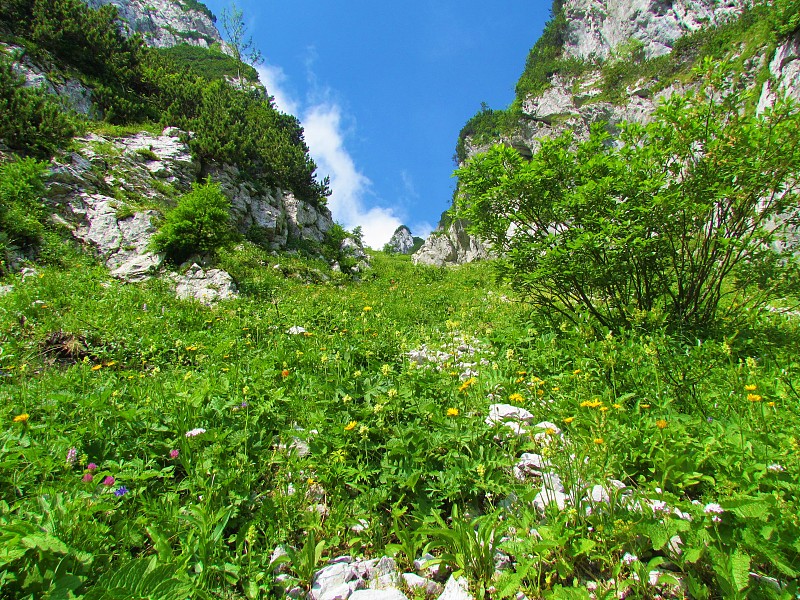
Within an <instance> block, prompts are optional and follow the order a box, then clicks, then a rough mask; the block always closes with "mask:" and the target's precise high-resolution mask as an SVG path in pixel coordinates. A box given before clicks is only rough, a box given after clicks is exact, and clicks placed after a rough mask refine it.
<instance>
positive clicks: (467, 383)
mask: <svg viewBox="0 0 800 600" xmlns="http://www.w3.org/2000/svg"><path fill="white" fill-rule="evenodd" d="M477 382H478V380H477V379H476V378H475V377H470V378H469V379H467V380H466V381H465V382H464V383H462V384H461V387H459V388H458V391H459V392H465V391H467V390H468V389H469V387H470V386H472V385H475V384H476V383H477Z"/></svg>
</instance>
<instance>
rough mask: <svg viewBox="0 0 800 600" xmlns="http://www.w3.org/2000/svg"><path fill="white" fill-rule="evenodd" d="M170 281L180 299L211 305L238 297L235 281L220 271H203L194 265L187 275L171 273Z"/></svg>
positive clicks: (187, 271)
mask: <svg viewBox="0 0 800 600" xmlns="http://www.w3.org/2000/svg"><path fill="white" fill-rule="evenodd" d="M169 277H170V279H172V280H173V281H174V282H175V293H176V295H177V296H178V298H183V299H194V300H197V301H199V302H201V303H203V304H206V305H211V304H214V303H215V302H217V301H219V300H229V299H231V298H235V297H237V296H238V293H237V292H236V286H235V285H234V284H233V279H231V276H230V275H228V274H227V273H226V272H225V271H222V270H220V269H209V270H207V271H205V270H203V268H202V267H200V266H199V265H197V264H192V265H191V266H190V267H189V268H188V269H187V270H186V272H185V273H183V274H180V275H179V274H176V273H171V274H170V276H169Z"/></svg>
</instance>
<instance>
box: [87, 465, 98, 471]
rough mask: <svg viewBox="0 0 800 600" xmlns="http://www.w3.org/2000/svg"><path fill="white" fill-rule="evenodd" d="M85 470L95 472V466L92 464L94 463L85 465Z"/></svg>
mask: <svg viewBox="0 0 800 600" xmlns="http://www.w3.org/2000/svg"><path fill="white" fill-rule="evenodd" d="M86 470H87V471H97V465H96V464H94V463H89V464H88V465H86Z"/></svg>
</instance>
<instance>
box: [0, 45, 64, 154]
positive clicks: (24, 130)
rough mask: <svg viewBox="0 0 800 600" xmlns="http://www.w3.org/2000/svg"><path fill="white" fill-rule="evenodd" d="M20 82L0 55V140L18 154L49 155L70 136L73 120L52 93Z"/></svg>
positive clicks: (22, 81)
mask: <svg viewBox="0 0 800 600" xmlns="http://www.w3.org/2000/svg"><path fill="white" fill-rule="evenodd" d="M23 83H24V80H23V79H22V78H20V77H18V76H17V75H16V74H15V73H14V70H13V69H12V67H11V63H10V62H9V61H8V59H7V58H6V57H5V56H2V55H0V141H2V142H3V143H4V144H5V145H6V146H8V147H9V148H11V149H12V150H15V151H17V152H20V153H22V154H27V155H31V156H35V157H37V158H49V157H50V156H52V155H53V152H54V151H55V149H56V148H57V147H59V146H60V145H61V144H63V143H64V142H65V141H66V140H68V139H69V138H71V137H72V135H73V134H74V131H75V129H74V126H73V123H72V121H71V120H70V119H69V118H68V117H67V116H66V115H65V114H64V113H63V111H62V110H61V108H60V106H59V105H58V104H57V103H56V102H55V100H54V99H53V98H52V97H49V96H47V95H46V94H45V93H44V92H43V91H41V90H35V89H30V88H25V87H22V85H23Z"/></svg>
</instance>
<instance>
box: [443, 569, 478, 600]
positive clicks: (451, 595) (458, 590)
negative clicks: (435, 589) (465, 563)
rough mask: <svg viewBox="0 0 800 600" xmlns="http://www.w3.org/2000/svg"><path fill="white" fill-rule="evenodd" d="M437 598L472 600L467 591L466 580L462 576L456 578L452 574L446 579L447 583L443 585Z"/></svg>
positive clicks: (444, 599)
mask: <svg viewBox="0 0 800 600" xmlns="http://www.w3.org/2000/svg"><path fill="white" fill-rule="evenodd" d="M438 600H474V599H473V597H472V596H471V595H470V593H469V586H468V585H467V580H466V579H464V578H463V577H459V578H458V579H456V578H455V577H454V576H452V575H451V576H450V579H448V580H447V584H446V585H445V586H444V591H443V592H442V594H441V596H439V598H438Z"/></svg>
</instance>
